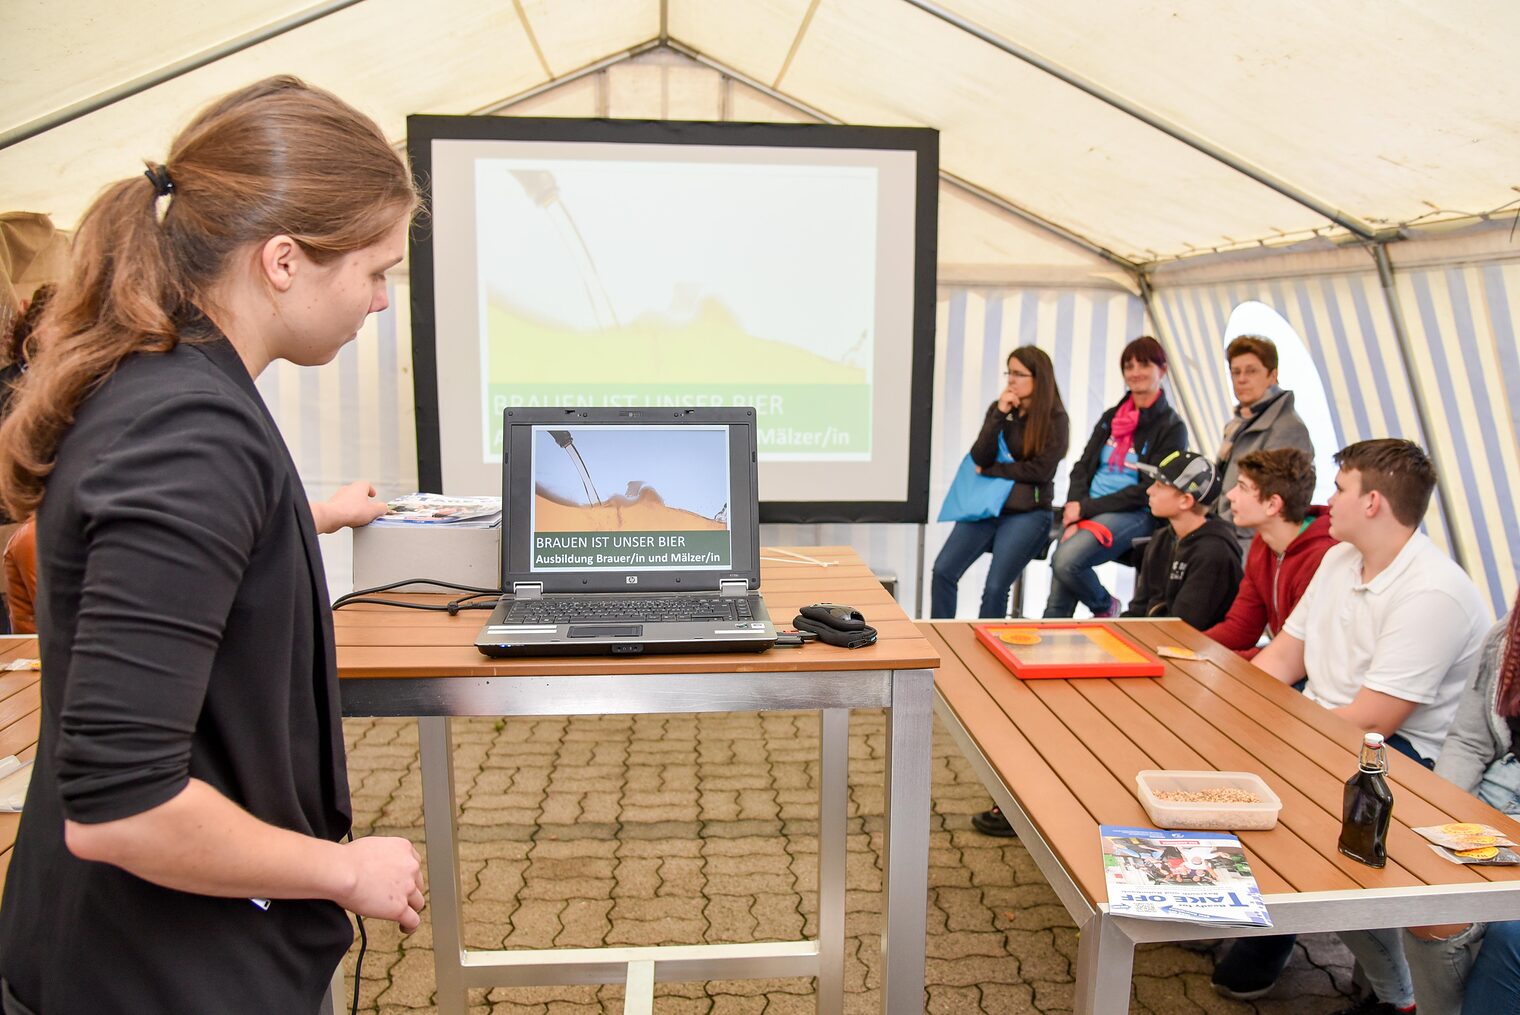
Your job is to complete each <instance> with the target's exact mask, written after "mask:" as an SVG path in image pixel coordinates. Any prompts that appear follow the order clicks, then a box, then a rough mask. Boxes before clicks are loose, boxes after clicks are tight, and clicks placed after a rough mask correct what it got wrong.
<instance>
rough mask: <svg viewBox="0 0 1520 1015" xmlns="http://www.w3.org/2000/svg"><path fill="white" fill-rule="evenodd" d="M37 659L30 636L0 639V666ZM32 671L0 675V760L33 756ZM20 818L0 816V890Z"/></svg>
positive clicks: (37, 700) (37, 712)
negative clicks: (13, 660)
mask: <svg viewBox="0 0 1520 1015" xmlns="http://www.w3.org/2000/svg"><path fill="white" fill-rule="evenodd" d="M17 658H30V659H35V658H37V638H36V637H35V636H34V635H29V634H26V635H0V663H5V662H9V661H10V660H12V659H17ZM41 676H42V674H40V673H38V672H37V671H36V670H16V671H14V672H9V673H3V672H0V758H3V757H5V756H6V755H9V754H14V755H15V756H16V757H18V758H20V759H21V760H22V761H28V760H30V759H31V758H32V757H33V756H34V755H35V754H36V753H37V730H38V726H39V724H40V723H41V721H42V686H41V683H40V681H39V678H40V677H41ZM20 825H21V815H20V814H16V813H11V812H6V813H0V889H3V888H4V887H5V875H6V872H7V871H9V870H10V867H11V847H12V846H14V845H15V844H16V829H17V828H18V827H19V826H20Z"/></svg>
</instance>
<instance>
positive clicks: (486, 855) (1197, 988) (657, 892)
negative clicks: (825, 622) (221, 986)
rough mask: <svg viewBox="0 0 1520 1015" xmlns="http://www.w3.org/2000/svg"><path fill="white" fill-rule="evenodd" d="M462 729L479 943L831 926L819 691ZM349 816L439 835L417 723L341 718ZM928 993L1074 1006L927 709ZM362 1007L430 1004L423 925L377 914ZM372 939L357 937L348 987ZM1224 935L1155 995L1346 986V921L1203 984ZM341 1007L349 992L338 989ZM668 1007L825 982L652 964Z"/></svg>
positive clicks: (561, 999) (1161, 982)
mask: <svg viewBox="0 0 1520 1015" xmlns="http://www.w3.org/2000/svg"><path fill="white" fill-rule="evenodd" d="M454 730H455V745H456V746H455V768H456V771H455V779H456V787H457V792H458V794H459V797H460V801H461V813H460V820H459V838H460V854H461V861H460V862H461V868H462V881H463V892H464V897H465V899H466V900H467V901H466V904H465V943H466V945H467V946H468V947H471V948H543V947H551V946H552V947H573V946H580V947H592V946H607V945H655V944H691V943H700V942H727V941H754V940H784V939H793V938H798V937H802V936H812V935H816V933H817V918H818V913H817V898H816V894H815V891H814V886H815V885H816V872H817V866H818V838H817V835H818V820H817V819H818V807H817V779H818V719H817V716H816V714H813V713H790V712H780V713H775V712H773V713H764V714H719V715H703V716H689V715H668V716H666V715H654V716H605V717H578V718H570V719H503V720H492V719H465V720H458V721H456V723H455V725H454ZM345 732H346V735H347V739H348V747H349V773H350V780H351V783H352V789H353V800H354V826H355V833H356V834H371V833H378V834H384V835H403V836H406V837H408V838H410V839H411V840H412V841H413V842H414V843H415V844H416V845H417V848H418V850H419V851H423V850H425V849H426V842H425V840H424V837H423V830H422V786H421V778H420V774H419V767H418V760H417V727H416V724H415V723H414V722H412V721H410V720H401V719H373V720H365V719H361V720H349V721H347V722H346V723H345ZM884 758H885V734H884V722H883V717H882V715H881V713H879V712H857V713H854V714H853V716H852V720H851V725H850V797H849V800H850V805H849V806H850V821H849V826H848V830H849V837H848V841H849V854H848V863H847V879H848V883H847V888H846V903H847V910H848V916H847V919H846V930H847V933H848V935H849V940H848V942H847V945H846V956H847V958H846V970H845V985H846V991H847V994H846V1002H845V1013H847V1015H855V1013H861V1015H864V1013H867V1012H875V1011H878V1010H879V1006H880V983H881V968H880V957H879V947H880V939H879V933H880V927H881V901H882V895H881V845H882V836H881V812H882V787H881V779H882V772H883V763H884ZM933 775H934V781H933V813H932V814H931V816H930V821H931V831H930V855H929V864H930V867H929V910H928V912H929V925H928V947H927V975H926V983H927V998H926V1010H927V1011H928V1012H930V1013H933V1015H960V1013H988V1015H1016V1013H1024V1012H1066V1011H1070V1010H1071V1007H1072V972H1073V969H1074V968H1075V965H1076V956H1077V932H1076V928H1075V927H1074V926H1073V924H1072V922H1071V920H1070V918H1069V917H1068V916H1067V915H1066V911H1065V910H1064V909H1063V908H1062V907H1061V905H1060V903H1059V902H1058V901H1057V899H1056V896H1055V894H1054V893H1053V892H1052V891H1051V890H1050V887H1049V886H1048V885H1047V884H1046V883H1045V881H1044V879H1043V878H1042V877H1041V876H1040V873H1039V871H1038V870H1037V869H1036V867H1035V865H1034V862H1033V861H1032V860H1031V859H1030V857H1029V854H1028V852H1027V851H1026V850H1025V849H1024V847H1023V846H1021V845H1020V844H1019V843H1018V842H1017V841H1016V840H1002V839H991V838H988V837H986V836H983V835H980V834H978V833H977V832H975V831H974V830H972V828H971V825H970V818H971V815H972V814H974V813H975V812H977V811H979V810H982V809H984V808H985V807H987V806H989V803H990V801H989V800H988V798H987V795H986V793H985V791H984V790H983V789H982V787H981V786H980V784H979V783H978V782H977V780H976V777H975V776H974V775H973V774H972V772H971V769H970V766H969V765H968V764H967V763H966V761H965V760H964V759H963V758H961V757H960V755H959V754H958V753H957V751H956V749H955V746H954V744H953V743H952V742H951V741H950V739H949V737H948V736H946V735H945V733H944V731H943V730H941V729H939V728H938V725H937V724H936V729H935V740H934V769H933ZM367 929H368V934H369V948H368V951H367V953H366V955H365V958H364V966H363V971H362V976H361V980H360V1000H359V1010H360V1011H366V1012H378V1013H381V1015H424V1013H426V1012H429V1011H432V1010H433V1004H434V977H433V951H432V931H431V925H430V923H429V918H428V914H427V913H426V912H424V914H423V922H422V927H421V928H420V929H419V930H418V931H417V932H416V933H414V934H412V935H410V936H404V935H402V934H401V933H400V932H399V931H398V930H397V928H396V927H395V925H393V924H383V923H381V922H379V921H375V920H371V921H369V922H368V924H367ZM357 951H358V948H357V944H356V945H355V948H354V949H352V950H351V951H350V952H349V955H348V958H347V959H346V960H345V971H346V974H347V978H348V984H349V988H350V990H352V987H353V973H354V960H355V957H356V954H357ZM1212 962H1213V959H1212V956H1211V955H1209V954H1207V953H1200V952H1197V951H1190V950H1187V949H1185V948H1182V947H1179V946H1176V945H1157V946H1146V947H1143V948H1141V949H1140V951H1139V952H1138V954H1137V955H1136V958H1135V977H1134V984H1135V986H1134V994H1133V997H1132V999H1131V1004H1130V1011H1131V1012H1132V1013H1141V1015H1149V1013H1154V1015H1172V1013H1208V1015H1213V1013H1220V1015H1245V1013H1251V1012H1255V1013H1261V1015H1290V1013H1291V1015H1318V1013H1328V1012H1334V1011H1337V1010H1339V1009H1341V1008H1343V1007H1345V1006H1347V1005H1348V1004H1350V1003H1351V1000H1350V997H1349V996H1348V995H1350V993H1351V990H1352V988H1351V982H1350V981H1351V960H1350V956H1349V954H1348V953H1347V952H1346V951H1345V949H1344V948H1343V947H1341V945H1340V944H1339V942H1338V941H1336V939H1335V938H1334V937H1327V936H1315V937H1310V938H1305V939H1301V940H1300V944H1299V947H1298V950H1297V952H1296V953H1295V955H1294V958H1293V962H1292V963H1291V965H1290V966H1289V968H1288V970H1287V972H1286V973H1285V974H1284V977H1283V979H1282V980H1281V981H1280V982H1279V984H1278V987H1277V988H1276V990H1275V991H1274V992H1273V994H1272V995H1271V996H1270V997H1268V998H1264V999H1262V1000H1260V1001H1257V1002H1254V1003H1253V1004H1238V1003H1235V1002H1230V1001H1226V1000H1223V999H1221V998H1220V997H1219V996H1218V995H1216V994H1215V992H1214V991H1213V989H1212V988H1211V987H1210V986H1209V972H1210V970H1211V969H1212ZM344 1009H345V1010H346V1009H347V1002H345V1004H344ZM621 1011H622V987H621V986H620V985H619V986H604V987H553V988H532V989H529V988H523V989H504V988H494V989H491V990H489V991H486V990H479V991H473V992H472V993H471V1012H472V1015H485V1013H491V1015H592V1013H597V1012H621ZM655 1011H656V1012H657V1013H660V1015H790V1013H804V1012H806V1013H812V1012H814V1011H816V1005H815V1002H814V999H813V996H812V981H811V980H802V979H792V980H746V981H726V982H710V983H674V984H660V985H658V986H657V989H656V1001H655Z"/></svg>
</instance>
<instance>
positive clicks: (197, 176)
mask: <svg viewBox="0 0 1520 1015" xmlns="http://www.w3.org/2000/svg"><path fill="white" fill-rule="evenodd" d="M149 169H150V173H151V174H152V177H157V179H156V180H155V179H153V178H152V177H150V176H149V175H148V174H139V175H137V176H134V177H132V178H131V179H127V180H122V181H119V182H117V183H113V184H111V185H110V186H109V187H107V188H106V190H105V191H104V193H102V194H101V195H100V197H98V198H97V199H96V200H95V203H94V204H93V205H91V206H90V210H89V211H88V212H86V213H85V216H84V218H83V219H82V220H81V222H80V224H79V229H78V232H77V233H76V235H75V238H74V245H73V256H72V264H71V267H70V271H69V276H68V278H67V279H66V280H65V281H64V282H63V284H62V285H60V287H59V290H58V293H57V295H56V296H55V297H54V298H53V300H52V303H51V305H50V306H49V308H48V313H47V315H46V317H45V318H44V319H43V321H42V323H41V326H40V328H39V331H38V333H37V336H36V340H37V355H36V357H35V358H34V360H33V361H32V364H31V368H30V369H29V370H28V371H27V373H26V376H25V378H24V379H23V381H22V383H21V385H20V387H19V388H18V390H17V393H16V398H15V402H14V406H13V409H12V411H11V413H10V415H9V416H8V417H7V418H6V420H5V422H4V424H3V425H0V504H3V507H4V509H5V510H6V512H7V513H9V514H10V516H11V517H13V518H25V517H26V516H27V515H29V514H31V513H32V512H33V511H34V510H36V507H37V504H38V503H39V502H40V501H41V500H42V493H43V483H44V480H45V478H46V477H47V475H48V473H49V472H50V471H52V468H53V460H54V457H55V455H56V452H57V448H58V442H59V441H60V440H61V439H62V438H63V435H64V434H65V432H67V430H68V428H69V427H70V426H71V425H72V424H73V422H74V414H75V412H76V411H77V409H78V407H79V405H80V403H81V402H83V401H84V400H85V399H86V398H87V397H88V396H89V395H90V394H91V393H92V392H94V391H95V390H96V389H97V388H99V387H100V385H101V384H103V383H104V382H105V381H106V379H107V378H109V377H110V376H111V374H112V373H114V372H115V370H116V368H117V367H118V366H119V365H120V364H121V363H122V361H123V360H125V359H126V358H127V357H128V356H131V355H134V354H137V353H162V352H168V351H169V350H171V349H173V348H174V347H175V345H176V344H178V342H179V340H180V336H179V324H180V323H181V322H183V321H185V320H186V319H188V318H190V317H192V316H194V315H196V314H197V313H198V312H199V311H203V310H209V311H212V312H213V313H214V311H215V309H216V308H215V307H214V306H212V304H211V294H212V291H213V288H214V287H215V285H216V284H217V283H218V282H219V281H220V280H221V279H222V278H223V277H224V276H225V275H226V274H227V272H228V270H229V269H230V268H231V267H232V265H231V261H232V255H233V254H234V253H235V252H236V251H238V250H240V249H244V248H246V247H248V246H249V245H250V244H255V243H262V242H263V241H265V240H267V239H269V238H270V237H272V236H277V235H280V234H286V235H289V236H290V237H292V238H293V239H295V240H296V242H297V243H299V244H300V246H301V248H302V250H303V251H304V252H305V253H306V255H307V256H308V257H310V258H312V260H314V261H316V262H318V263H326V262H330V261H333V260H335V259H337V258H339V257H341V256H343V255H344V254H348V253H352V252H354V251H357V250H362V249H363V248H365V247H367V246H369V245H371V244H373V243H376V242H378V241H379V240H380V239H381V238H382V237H383V236H384V235H385V233H386V232H387V231H388V230H390V229H391V228H393V227H394V226H395V224H396V221H397V219H398V218H400V217H401V216H403V215H409V214H411V212H412V210H413V209H414V208H415V207H416V203H417V195H416V190H415V188H414V186H413V184H412V179H411V175H410V173H409V171H408V169H407V167H406V164H405V162H403V161H402V159H401V158H400V156H398V155H397V154H396V152H395V151H394V150H393V149H392V148H391V146H390V144H389V143H388V142H387V141H386V139H385V135H384V134H382V133H381V132H380V128H379V127H378V126H376V125H375V123H374V122H373V121H372V120H370V119H369V118H368V117H366V116H364V115H363V114H362V113H360V112H358V111H357V110H355V109H354V108H353V107H351V106H349V105H348V104H347V103H345V102H343V101H342V100H341V99H339V98H338V97H337V96H335V95H332V94H331V93H329V92H325V91H322V90H321V89H317V88H312V87H310V86H309V85H306V84H305V83H303V82H301V81H300V80H298V79H296V78H293V77H273V78H267V79H265V80H263V81H260V82H257V83H256V84H252V85H249V86H248V87H246V88H242V89H239V90H238V91H236V92H233V93H232V94H230V95H227V96H225V97H223V98H221V99H219V100H217V101H216V102H213V103H212V104H211V105H210V106H208V107H206V108H205V109H204V110H202V111H201V112H200V114H199V115H197V116H196V118H195V119H194V120H193V121H191V123H190V125H189V126H188V127H186V128H185V129H184V130H183V131H182V132H181V133H180V135H179V137H177V138H176V139H175V140H174V143H173V145H172V146H171V148H170V150H169V158H168V160H167V162H165V164H164V165H162V166H154V165H152V164H151V163H150V166H149ZM165 182H167V183H169V184H172V186H170V187H167V188H166V187H165V186H164V184H165ZM165 189H168V190H169V193H168V194H167V198H166V200H165V202H164V205H163V214H162V216H160V214H159V207H160V196H161V192H162V191H163V190H165Z"/></svg>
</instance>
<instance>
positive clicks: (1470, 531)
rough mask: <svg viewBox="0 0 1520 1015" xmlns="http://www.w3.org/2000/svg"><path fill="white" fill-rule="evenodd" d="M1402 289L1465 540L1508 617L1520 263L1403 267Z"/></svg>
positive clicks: (1514, 527) (1517, 459)
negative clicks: (1410, 268) (1406, 268)
mask: <svg viewBox="0 0 1520 1015" xmlns="http://www.w3.org/2000/svg"><path fill="white" fill-rule="evenodd" d="M1394 284H1395V292H1396V293H1397V297H1398V301H1399V306H1400V308H1401V311H1402V316H1403V319H1404V324H1405V327H1406V328H1407V329H1408V333H1409V344H1410V346H1411V348H1412V351H1413V353H1414V360H1415V362H1414V364H1413V369H1414V370H1416V371H1417V372H1418V373H1419V376H1420V377H1422V378H1425V379H1426V398H1425V402H1426V405H1427V406H1429V407H1430V411H1431V413H1432V415H1434V416H1435V417H1436V418H1435V419H1434V420H1432V421H1431V431H1432V435H1433V437H1434V439H1435V444H1436V449H1437V461H1438V462H1439V463H1440V464H1441V466H1442V471H1443V477H1442V478H1443V485H1444V486H1445V489H1446V494H1447V496H1448V497H1449V498H1450V500H1449V503H1450V505H1451V507H1452V516H1453V522H1452V523H1453V525H1454V527H1455V528H1456V530H1457V542H1458V545H1459V546H1461V547H1462V550H1463V557H1464V559H1465V561H1466V563H1467V569H1468V571H1469V572H1470V573H1471V574H1472V575H1473V579H1474V580H1475V581H1476V582H1477V583H1478V587H1479V588H1480V589H1482V590H1483V592H1484V593H1485V594H1486V595H1487V596H1488V598H1489V601H1490V603H1491V604H1492V606H1493V608H1494V612H1495V613H1496V614H1502V613H1504V612H1505V611H1506V610H1507V609H1508V608H1509V606H1510V604H1512V603H1513V602H1514V599H1515V589H1516V585H1517V574H1516V569H1517V566H1520V519H1517V506H1516V490H1517V482H1520V342H1517V340H1516V332H1517V326H1520V262H1516V261H1508V262H1490V263H1487V264H1469V265H1454V266H1443V267H1433V268H1420V269H1413V270H1403V271H1398V272H1396V273H1395V275H1394Z"/></svg>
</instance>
